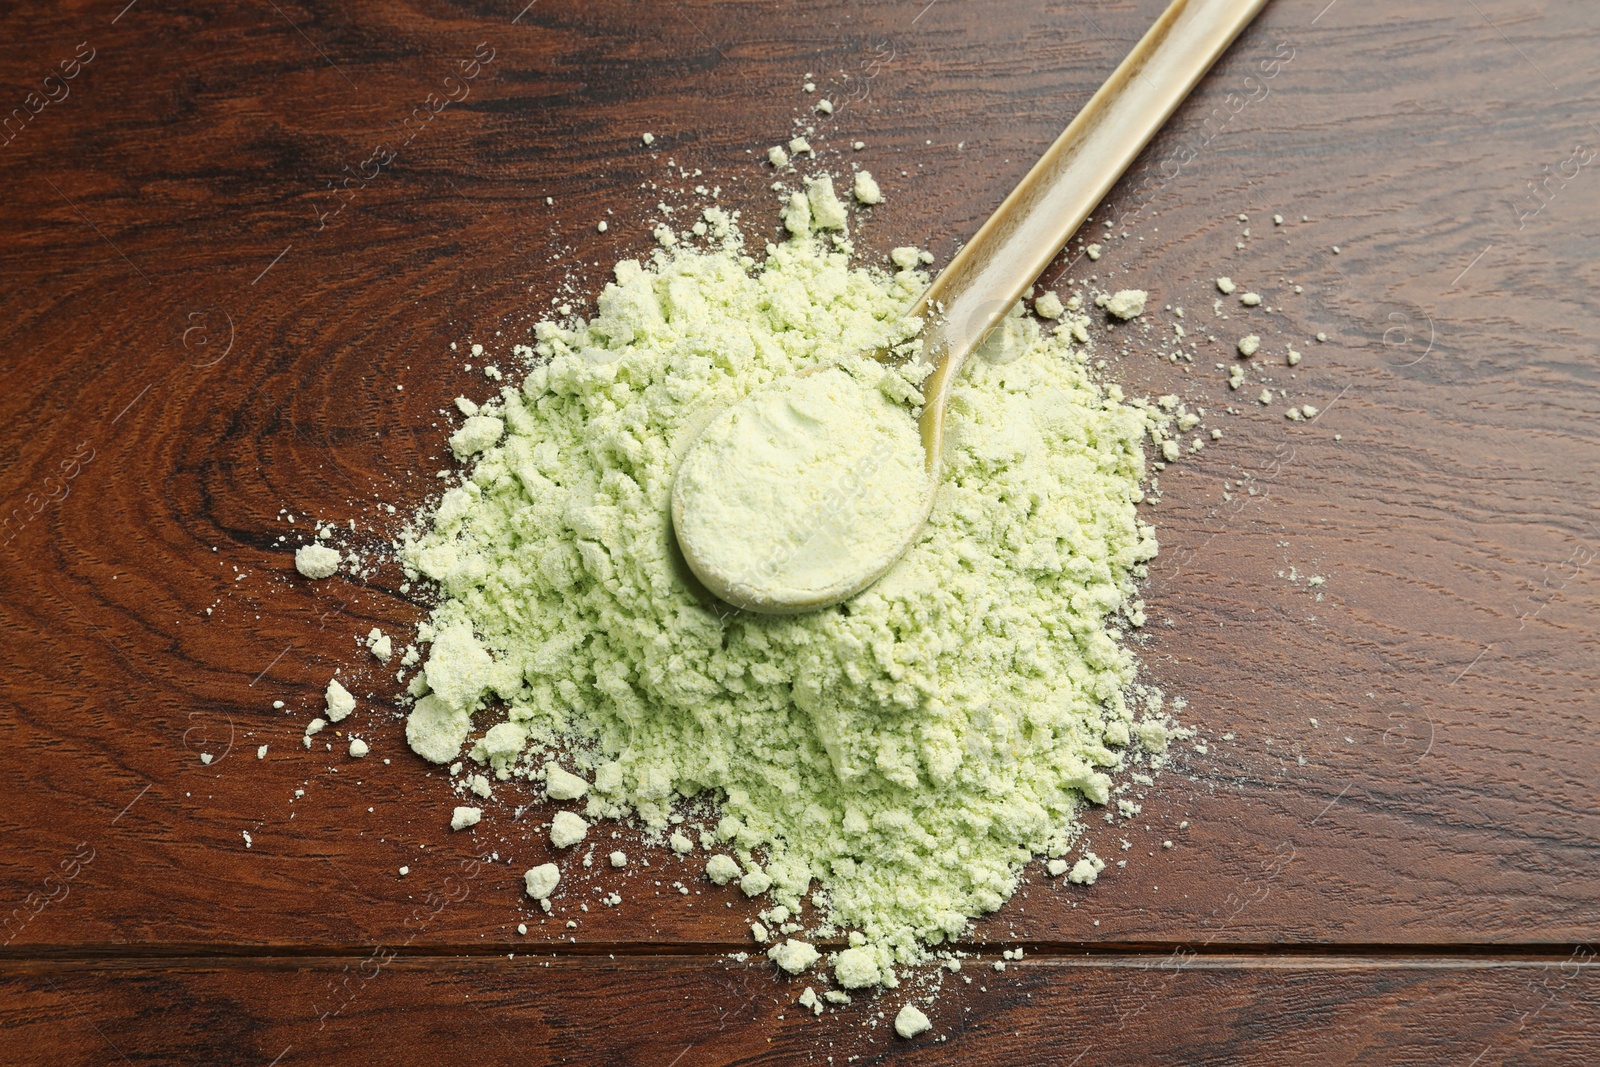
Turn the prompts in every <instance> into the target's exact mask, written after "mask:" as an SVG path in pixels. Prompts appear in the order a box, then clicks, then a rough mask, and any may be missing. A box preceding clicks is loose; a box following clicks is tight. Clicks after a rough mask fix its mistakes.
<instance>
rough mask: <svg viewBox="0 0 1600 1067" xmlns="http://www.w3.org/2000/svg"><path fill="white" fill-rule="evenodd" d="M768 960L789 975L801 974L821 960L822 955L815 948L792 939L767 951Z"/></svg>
mask: <svg viewBox="0 0 1600 1067" xmlns="http://www.w3.org/2000/svg"><path fill="white" fill-rule="evenodd" d="M762 940H764V939H762ZM767 958H768V959H770V960H771V961H772V962H773V963H776V964H777V965H778V966H779V967H780V968H782V969H783V970H785V971H787V972H788V973H790V974H799V973H800V972H802V971H805V970H808V969H809V968H810V967H811V965H812V964H814V963H816V962H817V960H819V959H821V958H822V954H821V953H820V952H818V951H817V950H816V947H815V946H813V945H810V944H808V943H806V942H804V941H796V940H795V939H794V938H792V937H791V938H790V939H789V940H787V941H785V942H784V943H783V944H781V945H773V946H772V947H771V948H769V949H767Z"/></svg>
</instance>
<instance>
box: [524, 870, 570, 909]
mask: <svg viewBox="0 0 1600 1067" xmlns="http://www.w3.org/2000/svg"><path fill="white" fill-rule="evenodd" d="M560 881H561V868H559V867H557V866H556V865H555V864H553V863H541V864H540V865H539V866H537V867H535V868H533V869H532V870H530V871H528V872H527V873H525V874H524V875H523V876H522V883H523V887H524V888H525V889H526V890H527V893H528V896H530V897H532V898H533V899H534V900H542V901H548V900H549V899H550V894H551V893H554V892H555V890H556V885H557V883H559V882H560Z"/></svg>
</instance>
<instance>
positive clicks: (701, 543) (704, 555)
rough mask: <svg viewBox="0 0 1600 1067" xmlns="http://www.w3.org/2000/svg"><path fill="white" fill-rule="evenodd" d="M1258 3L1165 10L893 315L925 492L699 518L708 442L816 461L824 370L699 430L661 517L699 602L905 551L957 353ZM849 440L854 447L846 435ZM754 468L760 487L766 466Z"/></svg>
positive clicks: (851, 578) (864, 567)
mask: <svg viewBox="0 0 1600 1067" xmlns="http://www.w3.org/2000/svg"><path fill="white" fill-rule="evenodd" d="M1266 2H1267V0H1173V3H1172V4H1171V5H1170V6H1169V7H1168V8H1167V9H1166V11H1165V12H1163V13H1162V15H1161V17H1160V18H1158V19H1157V20H1156V22H1155V24H1154V25H1153V26H1151V27H1150V29H1149V31H1148V32H1147V33H1145V35H1144V37H1143V38H1141V39H1140V41H1139V43H1138V44H1137V45H1135V46H1134V48H1133V51H1132V52H1130V53H1128V56H1127V58H1126V59H1124V60H1123V61H1122V63H1121V64H1120V65H1119V66H1118V67H1117V69H1116V70H1115V71H1114V72H1113V73H1112V75H1111V77H1110V78H1108V79H1107V80H1106V82H1105V84H1104V85H1102V86H1101V87H1100V88H1099V90H1097V91H1096V92H1095V94H1094V96H1093V97H1091V98H1090V99H1089V102H1088V103H1087V104H1085V105H1084V108H1083V110H1082V111H1080V112H1079V113H1078V115H1077V117H1076V118H1074V119H1073V120H1072V122H1071V124H1070V125H1068V126H1067V128H1066V129H1065V130H1064V131H1063V132H1062V133H1061V136H1059V137H1057V138H1056V140H1055V143H1054V144H1052V145H1051V146H1050V147H1049V149H1047V150H1046V151H1045V153H1044V155H1043V156H1042V157H1040V159H1039V161H1038V162H1037V163H1035V164H1034V165H1033V168H1032V169H1031V170H1029V171H1028V173H1027V175H1026V176H1025V177H1024V178H1023V179H1022V181H1021V182H1019V183H1018V184H1017V187H1016V188H1015V189H1013V190H1012V191H1011V193H1010V195H1008V196H1007V197H1006V198H1005V200H1004V201H1003V202H1002V203H1001V204H1000V207H999V208H998V209H996V211H995V212H994V214H993V215H991V216H989V219H988V221H986V222H985V223H984V224H983V226H982V227H981V228H980V229H979V230H978V232H977V233H976V234H975V235H974V236H973V238H972V240H971V241H969V242H968V243H967V244H966V245H965V246H964V247H963V248H962V249H961V251H959V252H958V253H956V255H955V258H953V259H952V260H951V261H950V264H949V265H948V266H947V267H945V269H944V270H943V271H941V272H940V273H939V276H938V277H937V278H935V279H934V281H933V283H932V284H931V285H929V286H928V288H927V289H926V290H925V291H924V292H923V294H922V295H921V296H920V297H918V298H917V300H916V301H915V303H913V304H912V305H911V307H910V308H909V309H908V310H907V312H906V316H907V317H908V318H920V319H922V320H923V322H924V326H923V328H922V332H921V336H920V340H921V344H922V352H921V359H922V360H923V361H924V362H926V363H931V364H932V365H933V370H932V372H931V373H930V374H929V375H928V376H927V378H926V379H924V381H923V382H922V386H921V388H922V393H923V396H924V398H925V401H924V404H923V408H922V417H921V421H920V425H919V427H918V429H919V431H920V435H921V445H922V451H923V457H922V459H923V463H922V466H923V469H924V472H925V474H926V478H927V485H926V486H924V487H921V488H920V489H919V490H918V491H917V492H914V493H909V494H908V493H900V494H899V496H898V497H895V498H889V497H883V498H882V499H880V497H879V496H874V495H872V494H875V493H881V491H883V490H885V489H889V490H892V489H894V488H895V487H896V486H897V484H903V476H904V475H905V473H906V472H905V471H904V470H903V469H900V470H896V469H894V466H893V463H892V462H889V461H887V460H880V462H878V464H877V465H876V466H875V467H867V466H865V465H863V466H861V467H860V468H859V470H860V475H859V476H858V477H855V478H854V479H851V478H849V477H845V478H843V480H841V479H840V478H838V477H835V478H833V480H832V481H830V483H829V485H828V486H809V487H808V486H799V485H796V486H795V487H794V490H795V491H796V492H797V493H798V492H802V491H808V492H809V493H810V495H811V497H812V498H815V502H813V503H812V504H809V505H808V509H809V510H807V509H802V512H801V514H803V515H804V516H805V518H804V519H803V520H801V521H798V522H791V523H790V524H789V526H787V527H786V526H784V524H783V523H779V522H766V523H761V524H759V525H758V527H757V528H755V529H753V530H751V531H727V530H719V529H718V526H717V516H715V515H712V514H711V513H712V512H714V511H715V510H716V507H715V501H714V500H713V499H711V497H712V496H713V495H714V494H713V493H712V492H709V491H708V489H707V486H708V485H711V484H712V483H710V482H709V481H708V480H707V479H706V477H705V474H706V473H707V472H706V470H705V468H706V467H707V466H708V462H709V461H710V459H711V453H710V449H712V447H713V446H712V445H711V444H710V443H709V441H710V438H711V437H712V436H714V435H720V436H721V437H722V439H723V440H722V441H721V443H722V445H723V448H722V449H721V451H720V452H717V453H716V455H715V463H716V467H715V470H714V473H716V474H717V475H719V476H720V475H725V474H726V475H732V474H733V473H736V472H735V471H734V470H733V469H732V468H737V467H739V466H740V465H741V464H742V463H744V462H746V460H745V457H746V456H749V457H750V459H749V460H748V462H749V463H756V462H758V461H759V458H758V457H757V456H756V455H755V450H751V449H741V448H739V447H736V446H735V447H728V445H729V443H730V442H736V441H737V440H738V435H739V434H741V433H742V434H744V435H745V436H746V438H747V439H749V440H754V438H750V437H749V435H750V434H751V433H755V432H758V431H760V430H765V431H768V432H776V433H778V434H779V435H780V436H782V435H787V437H788V438H789V439H791V441H792V442H794V443H795V447H796V448H798V449H800V450H801V451H802V452H804V451H806V450H810V452H811V454H823V453H818V452H817V451H816V450H817V449H818V448H823V447H826V445H827V442H825V441H824V442H818V441H815V440H808V439H807V431H808V430H811V431H813V432H814V430H815V428H816V427H817V426H819V425H821V423H820V422H818V421H815V420H810V419H808V418H807V417H806V409H807V407H808V406H811V407H813V408H814V407H815V405H817V404H823V403H828V402H829V397H830V391H829V390H830V385H831V386H833V387H837V386H838V385H839V383H838V382H833V383H822V382H819V381H818V380H817V379H819V378H821V377H822V376H823V375H824V374H826V373H827V372H828V368H827V367H826V365H824V366H820V367H813V368H809V369H808V370H806V371H802V372H801V373H800V374H799V375H795V376H794V377H793V378H792V379H790V380H789V384H791V385H793V386H795V387H797V388H799V389H802V390H804V392H805V394H806V395H805V396H804V397H803V398H802V399H801V401H798V402H797V401H796V400H795V398H794V397H790V398H788V400H787V406H785V403H784V400H783V398H781V397H779V398H777V399H775V394H774V393H773V392H772V391H771V390H767V391H763V392H762V393H760V394H757V395H755V396H752V397H750V398H746V400H744V401H741V402H740V403H739V404H736V405H734V407H733V409H731V410H730V411H729V412H727V413H725V414H724V415H723V416H722V417H721V418H719V419H717V420H714V421H713V422H712V423H711V424H710V425H709V426H708V427H707V428H706V429H705V430H702V431H701V436H700V438H698V439H697V440H696V441H695V442H694V443H693V444H692V445H691V446H690V448H689V450H688V452H687V453H686V454H685V459H684V464H683V466H682V467H681V468H680V472H679V475H678V477H677V478H676V479H675V480H674V484H673V491H672V522H673V530H674V533H675V535H676V536H677V539H678V543H679V546H680V547H681V548H682V550H683V555H684V560H685V562H686V563H687V564H688V565H689V569H690V570H692V571H693V572H694V574H695V576H696V577H697V578H699V579H700V580H701V582H702V583H704V585H705V586H706V588H707V589H708V590H709V591H710V592H711V593H712V594H714V595H715V596H717V597H718V598H720V599H722V600H724V601H726V602H727V603H730V604H732V605H734V606H735V607H739V608H744V609H746V610H749V611H755V612H760V613H763V614H774V615H783V614H796V613H799V612H805V611H815V610H818V609H821V608H825V607H829V606H831V605H833V604H837V603H840V602H842V601H844V600H847V599H849V598H850V597H852V596H854V595H856V594H857V593H859V592H861V591H862V590H864V589H866V588H867V587H868V586H870V585H871V584H872V583H873V582H876V581H877V580H878V579H879V578H881V577H883V575H884V574H885V573H887V572H888V571H889V569H890V568H891V567H893V566H894V564H895V563H896V562H897V561H898V560H899V558H900V557H901V556H902V555H903V554H904V553H905V551H906V549H907V548H909V547H910V546H911V545H912V544H913V543H914V542H915V541H916V540H917V538H918V536H919V535H920V533H921V530H922V527H923V525H924V523H926V521H927V517H928V515H929V514H930V513H931V511H932V508H933V497H934V491H935V490H936V488H937V486H938V482H939V461H940V456H941V454H942V452H943V448H944V419H945V411H946V408H947V407H948V404H949V400H950V393H951V390H952V388H953V386H954V384H955V381H956V379H957V376H958V375H959V374H960V373H961V368H962V366H963V365H964V364H965V363H966V361H967V358H968V357H969V356H970V355H971V354H972V352H973V350H974V349H976V348H977V347H978V346H979V345H980V344H981V343H982V342H983V340H984V338H985V337H987V336H988V334H989V332H990V331H991V330H992V329H994V327H995V326H996V325H997V324H998V323H999V322H1000V320H1001V319H1002V318H1003V317H1004V316H1005V315H1006V313H1007V312H1008V311H1009V310H1010V309H1011V308H1012V307H1013V306H1014V305H1015V304H1016V302H1017V301H1018V299H1020V298H1021V296H1022V294H1023V292H1024V290H1026V289H1027V288H1028V286H1030V285H1032V284H1033V282H1034V280H1035V279H1037V278H1038V276H1039V274H1040V272H1042V271H1043V270H1044V269H1045V267H1047V266H1048V265H1049V264H1050V261H1051V260H1053V259H1054V258H1055V256H1056V253H1057V252H1059V251H1060V250H1061V248H1062V246H1063V245H1065V244H1066V242H1067V240H1068V238H1070V237H1071V236H1072V235H1073V234H1074V233H1075V232H1077V229H1078V227H1079V226H1081V225H1082V224H1083V220H1084V219H1086V218H1087V217H1088V216H1089V213H1090V212H1091V211H1093V210H1094V208H1095V206H1096V205H1097V204H1099V203H1100V201H1101V199H1102V198H1104V196H1105V195H1106V193H1107V192H1109V191H1110V189H1111V187H1112V185H1114V184H1115V183H1116V181H1117V180H1118V179H1119V178H1120V177H1122V174H1123V172H1124V171H1126V170H1127V169H1128V167H1129V166H1131V165H1132V163H1133V161H1134V159H1135V158H1136V157H1137V156H1138V154H1139V153H1140V152H1141V151H1142V150H1143V149H1144V146H1145V145H1146V144H1148V143H1149V142H1150V139H1151V138H1152V137H1154V136H1155V134H1156V131H1157V130H1159V129H1160V128H1161V126H1162V125H1163V124H1164V123H1165V122H1166V121H1167V119H1168V117H1170V116H1171V114H1172V113H1173V111H1175V110H1176V109H1177V107H1178V105H1179V104H1180V103H1182V102H1183V100H1184V99H1185V98H1186V97H1187V96H1188V95H1189V93H1190V92H1191V91H1192V90H1193V89H1194V87H1195V85H1196V84H1197V83H1198V82H1199V81H1200V79H1201V78H1202V77H1203V76H1204V75H1205V73H1206V72H1207V71H1208V70H1210V69H1211V66H1212V64H1214V63H1215V62H1216V61H1217V59H1218V58H1219V57H1220V56H1221V55H1222V53H1223V52H1224V51H1226V50H1227V48H1228V46H1229V45H1230V44H1232V43H1233V40H1234V38H1236V37H1237V36H1238V35H1239V33H1240V32H1241V31H1242V30H1243V29H1244V28H1245V26H1247V25H1249V23H1250V21H1251V20H1252V19H1253V18H1255V16H1256V14H1257V13H1258V12H1260V10H1261V9H1262V8H1263V7H1265V6H1266ZM842 373H843V372H840V371H834V372H833V374H834V375H836V376H837V375H841V374H842ZM802 379H804V380H803V381H802ZM872 429H873V428H872V427H867V426H862V427H860V430H859V433H860V435H867V434H869V433H870V432H871V431H872ZM729 435H733V436H729ZM813 436H814V433H813ZM850 436H851V437H855V436H858V433H857V428H856V427H854V426H853V427H852V431H851V434H850ZM697 453H699V454H698V455H697ZM769 459H770V457H769ZM697 461H698V463H697ZM901 466H902V468H903V466H904V465H903V464H902V465H901ZM769 468H770V463H769ZM692 470H697V471H698V473H699V475H700V480H699V481H698V482H696V481H695V476H693V475H691V474H689V472H690V471H692ZM763 473H765V474H766V475H768V476H770V475H771V473H772V471H771V470H770V469H768V470H767V471H765V472H763ZM897 476H900V477H901V478H902V481H901V482H900V483H897V482H896V480H895V479H896V477H897ZM840 486H848V487H850V489H851V492H852V493H853V494H854V496H853V497H848V498H847V499H851V500H854V501H855V502H856V503H861V502H862V501H868V506H865V507H863V508H861V509H858V510H859V511H860V512H861V513H860V514H858V515H850V514H847V515H845V516H844V518H845V522H843V523H840V522H838V521H837V520H838V518H839V513H840V511H841V510H846V511H848V510H849V509H841V508H840V507H838V506H837V499H838V498H839V497H840V493H839V487H840ZM713 488H714V487H713ZM830 501H834V502H835V503H831V504H830V503H829V502H830ZM761 510H763V511H764V510H766V509H761ZM821 519H826V520H827V521H820V520H821ZM852 519H854V520H858V525H857V526H855V527H854V528H851V527H850V525H849V523H850V521H852ZM713 532H715V536H713V535H712V534H713ZM747 534H748V536H746V535H747ZM740 538H744V540H740ZM768 542H771V543H768ZM830 553H831V555H830ZM752 561H754V565H753V566H752ZM819 561H820V562H819ZM823 564H825V565H823Z"/></svg>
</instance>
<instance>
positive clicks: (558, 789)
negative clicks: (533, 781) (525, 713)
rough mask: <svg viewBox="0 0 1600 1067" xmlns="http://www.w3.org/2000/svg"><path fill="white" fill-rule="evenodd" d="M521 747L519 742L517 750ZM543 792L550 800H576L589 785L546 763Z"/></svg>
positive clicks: (585, 791) (554, 765)
mask: <svg viewBox="0 0 1600 1067" xmlns="http://www.w3.org/2000/svg"><path fill="white" fill-rule="evenodd" d="M524 736H526V735H524ZM521 747H522V745H521V743H520V742H519V743H518V745H517V748H518V749H520V748H521ZM544 791H545V794H546V795H547V796H549V798H550V799H551V800H577V799H578V798H579V797H581V796H583V795H584V794H585V793H587V792H588V791H589V783H588V782H587V781H585V780H584V779H583V778H580V777H579V776H578V775H576V774H573V773H572V772H571V771H566V770H562V769H561V768H560V767H559V766H557V765H556V764H554V763H546V764H545V765H544Z"/></svg>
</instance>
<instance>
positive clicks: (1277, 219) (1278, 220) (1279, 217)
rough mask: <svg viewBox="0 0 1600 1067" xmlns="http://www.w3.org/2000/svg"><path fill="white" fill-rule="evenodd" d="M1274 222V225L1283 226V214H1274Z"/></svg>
mask: <svg viewBox="0 0 1600 1067" xmlns="http://www.w3.org/2000/svg"><path fill="white" fill-rule="evenodd" d="M1272 224H1273V225H1274V226H1282V225H1283V216H1282V215H1274V216H1272Z"/></svg>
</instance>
